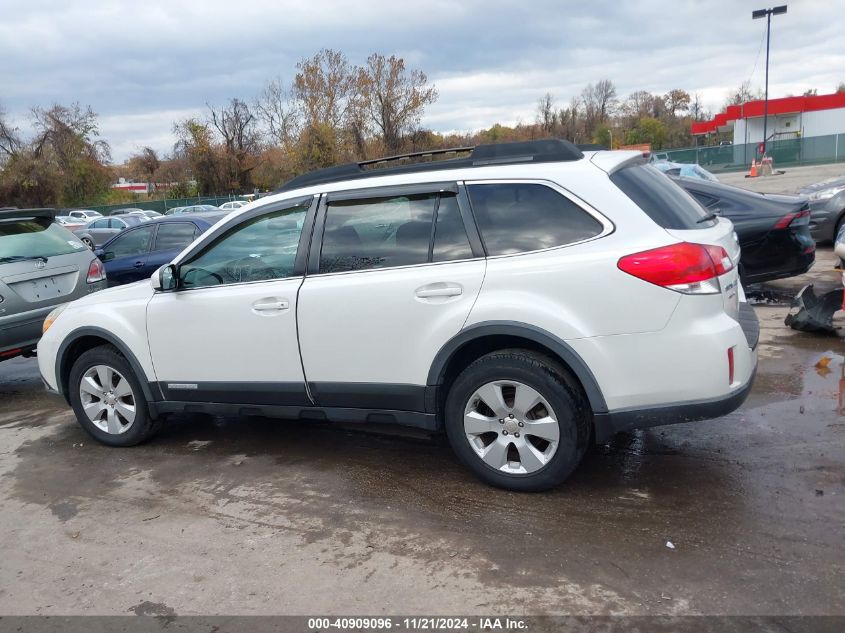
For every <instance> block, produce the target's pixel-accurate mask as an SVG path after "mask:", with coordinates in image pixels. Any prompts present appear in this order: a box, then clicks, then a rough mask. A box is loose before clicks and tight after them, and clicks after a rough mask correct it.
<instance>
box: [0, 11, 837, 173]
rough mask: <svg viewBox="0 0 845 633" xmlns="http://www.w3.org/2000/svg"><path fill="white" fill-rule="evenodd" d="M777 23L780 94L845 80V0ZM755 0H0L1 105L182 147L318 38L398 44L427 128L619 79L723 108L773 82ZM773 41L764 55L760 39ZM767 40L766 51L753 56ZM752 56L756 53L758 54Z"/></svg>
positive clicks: (18, 117) (473, 125)
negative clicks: (428, 92)
mask: <svg viewBox="0 0 845 633" xmlns="http://www.w3.org/2000/svg"><path fill="white" fill-rule="evenodd" d="M788 5H789V12H788V13H787V14H786V15H782V16H776V17H775V18H774V19H773V21H772V25H773V28H772V52H771V69H770V79H769V81H770V87H769V92H770V97H780V96H786V95H787V94H801V93H802V92H803V91H805V90H807V89H810V88H817V89H818V90H819V94H822V93H827V92H832V91H833V90H834V89H835V86H836V85H837V84H838V83H839V82H840V81H845V38H843V24H845V0H789V2H788ZM767 6H771V5H767V4H764V3H762V2H761V1H758V0H754V1H751V0H708V1H704V0H636V1H633V0H627V1H626V0H622V1H620V0H615V1H614V0H610V1H605V0H575V1H572V0H515V1H511V0H450V1H446V0H426V1H424V2H422V1H420V2H418V1H414V0H388V1H383V0H350V1H347V0H295V1H294V0H240V1H237V2H236V1H232V0H141V1H140V2H139V1H138V0H132V1H129V0H0V16H2V17H0V107H2V108H4V109H5V110H6V111H7V112H8V113H9V115H10V116H11V118H12V119H13V120H14V121H15V123H16V124H18V125H19V126H21V127H25V126H26V125H27V112H28V110H29V108H30V107H31V106H34V105H42V106H49V105H50V104H52V103H54V102H57V103H64V104H67V103H71V102H74V101H79V102H80V103H81V104H83V105H91V106H92V107H93V108H94V110H95V111H96V112H97V113H98V114H99V115H100V128H101V133H102V136H103V137H104V138H105V139H106V140H108V141H109V142H110V143H111V146H112V153H113V156H114V158H115V160H116V161H122V160H123V159H125V158H126V157H127V156H128V155H129V154H131V153H133V152H135V151H137V150H138V149H139V148H140V147H142V146H144V145H150V146H152V147H154V148H155V149H157V150H160V151H162V152H165V153H166V152H169V151H170V150H171V148H172V143H173V138H172V135H171V128H172V123H173V121H174V120H176V119H179V118H184V117H187V116H192V115H203V114H204V112H205V103H206V102H208V103H213V104H218V103H222V102H224V101H225V100H227V99H228V98H230V97H240V98H246V99H251V98H252V97H254V96H255V95H256V94H257V93H258V92H259V91H260V90H261V88H262V86H263V85H264V84H266V83H267V81H268V80H270V79H272V78H274V77H281V78H282V79H283V81H284V82H285V83H289V82H290V80H291V79H292V77H293V75H294V73H295V67H296V62H297V61H298V60H300V59H301V58H303V57H306V56H310V55H313V54H314V53H315V52H316V51H317V50H319V49H320V48H323V47H329V48H334V49H337V50H341V51H343V52H344V53H346V55H347V56H348V57H349V59H350V61H351V62H353V63H358V64H360V63H363V62H364V61H365V60H366V57H367V55H368V54H369V53H371V52H374V51H378V52H381V53H385V54H388V55H389V54H396V55H399V56H401V57H404V58H405V60H406V64H407V65H408V66H410V67H414V68H419V69H421V70H423V71H425V72H426V73H427V74H428V76H429V78H430V80H431V81H433V83H434V84H435V85H436V86H437V88H438V90H439V91H440V98H439V100H438V101H437V103H436V104H435V105H433V106H431V107H430V108H429V109H428V111H427V114H426V116H425V118H424V120H423V124H424V125H425V126H427V127H430V128H432V129H434V130H437V131H453V130H475V129H478V128H483V127H489V126H490V125H492V124H493V123H496V122H500V123H503V124H514V123H516V122H518V121H526V122H528V121H532V120H533V119H534V111H535V108H536V103H537V100H538V99H539V98H540V97H541V96H542V95H543V94H544V93H546V92H551V93H552V94H553V95H555V97H556V98H557V100H558V103H559V104H560V105H565V104H566V103H568V101H569V99H570V98H571V97H573V96H575V95H577V94H578V93H580V91H581V89H582V88H583V87H584V85H586V84H587V83H589V82H595V81H597V80H600V79H605V78H607V79H611V80H612V81H613V82H614V83H615V84H616V87H617V90H618V93H619V96H620V97H625V96H626V95H628V94H630V93H631V92H633V91H636V90H648V91H650V92H654V93H665V92H666V91H668V90H670V89H672V88H683V89H684V90H687V91H688V92H690V93H696V92H697V93H699V94H700V95H701V97H702V99H703V101H704V104H705V106H706V107H707V108H708V109H711V110H716V109H718V108H719V107H720V106H721V105H722V103H723V101H724V99H725V95H726V93H727V92H728V91H729V90H731V89H732V88H735V87H736V86H738V85H739V84H741V83H742V82H743V81H745V80H748V79H751V81H752V84H753V85H754V86H755V87H762V85H763V79H764V74H763V70H764V66H765V41H764V40H763V36H764V31H765V20H754V21H752V19H751V10H752V9H756V8H765V7H767ZM761 43H762V50H761ZM758 52H759V55H758ZM755 62H756V63H755Z"/></svg>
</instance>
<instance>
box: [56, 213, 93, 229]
mask: <svg viewBox="0 0 845 633" xmlns="http://www.w3.org/2000/svg"><path fill="white" fill-rule="evenodd" d="M55 221H56V222H57V223H58V224H61V225H62V226H63V227H65V228H66V229H67V230H68V231H74V230H76V229H78V228H81V227H83V226H85V225H86V224H87V222H85V221H84V220H80V219H79V218H72V217H70V216H69V215H57V216H56V217H55Z"/></svg>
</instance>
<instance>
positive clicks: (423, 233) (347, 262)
mask: <svg viewBox="0 0 845 633" xmlns="http://www.w3.org/2000/svg"><path fill="white" fill-rule="evenodd" d="M436 202H437V194H436V193H427V194H415V195H405V196H393V197H389V198H364V199H353V200H338V201H336V202H330V203H329V205H328V209H327V210H326V223H325V228H324V230H323V246H322V250H321V251H320V272H321V273H337V272H348V271H351V270H367V269H371V268H389V267H393V266H409V265H413V264H424V263H426V262H428V260H429V257H428V251H429V248H428V247H429V244H430V243H431V228H432V222H433V220H434V208H435V204H436Z"/></svg>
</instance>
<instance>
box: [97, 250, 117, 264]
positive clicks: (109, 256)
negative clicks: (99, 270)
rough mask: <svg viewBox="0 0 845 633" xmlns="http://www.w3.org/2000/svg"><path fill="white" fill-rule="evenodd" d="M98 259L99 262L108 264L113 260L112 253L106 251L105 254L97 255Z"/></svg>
mask: <svg viewBox="0 0 845 633" xmlns="http://www.w3.org/2000/svg"><path fill="white" fill-rule="evenodd" d="M97 256H98V257H99V258H100V261H104V262H110V261H111V260H113V259H114V252H113V251H106V252H105V253H101V254H99V255H97Z"/></svg>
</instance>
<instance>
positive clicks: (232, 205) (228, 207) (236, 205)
mask: <svg viewBox="0 0 845 633" xmlns="http://www.w3.org/2000/svg"><path fill="white" fill-rule="evenodd" d="M248 204H249V202H246V201H245V200H232V201H230V202H224V203H223V204H221V205H220V208H221V209H223V210H224V211H234V210H235V209H240V208H241V207H244V206H246V205H248Z"/></svg>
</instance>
